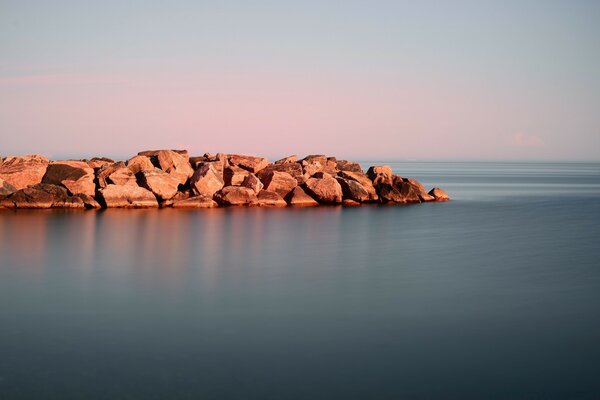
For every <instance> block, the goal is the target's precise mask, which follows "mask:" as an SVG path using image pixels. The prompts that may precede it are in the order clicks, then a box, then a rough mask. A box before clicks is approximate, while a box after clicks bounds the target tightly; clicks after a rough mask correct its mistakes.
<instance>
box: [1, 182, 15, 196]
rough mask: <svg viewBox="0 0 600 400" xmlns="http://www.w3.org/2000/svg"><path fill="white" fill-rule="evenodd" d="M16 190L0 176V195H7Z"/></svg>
mask: <svg viewBox="0 0 600 400" xmlns="http://www.w3.org/2000/svg"><path fill="white" fill-rule="evenodd" d="M16 191H17V188H16V187H14V186H13V185H11V184H10V183H8V182H6V181H5V180H4V179H2V178H0V196H8V195H9V194H11V193H14V192H16Z"/></svg>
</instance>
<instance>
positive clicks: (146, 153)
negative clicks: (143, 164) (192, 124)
mask: <svg viewBox="0 0 600 400" xmlns="http://www.w3.org/2000/svg"><path fill="white" fill-rule="evenodd" d="M161 151H172V152H174V153H177V154H180V155H182V156H184V157H185V158H189V155H188V151H187V150H144V151H140V152H139V153H138V156H146V157H150V158H152V157H156V156H158V153H159V152H161Z"/></svg>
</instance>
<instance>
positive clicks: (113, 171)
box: [96, 161, 137, 188]
mask: <svg viewBox="0 0 600 400" xmlns="http://www.w3.org/2000/svg"><path fill="white" fill-rule="evenodd" d="M96 179H97V181H98V187H100V188H103V187H106V186H107V185H110V184H111V183H112V184H115V185H137V183H136V179H135V175H134V173H133V172H132V171H131V170H130V169H129V168H127V166H126V165H125V163H124V162H123V161H119V162H116V163H113V164H105V165H103V166H102V167H100V169H98V170H97V172H96Z"/></svg>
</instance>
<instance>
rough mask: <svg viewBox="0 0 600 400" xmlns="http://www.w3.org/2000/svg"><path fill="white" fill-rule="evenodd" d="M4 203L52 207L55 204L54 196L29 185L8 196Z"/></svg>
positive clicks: (8, 205) (14, 205)
mask: <svg viewBox="0 0 600 400" xmlns="http://www.w3.org/2000/svg"><path fill="white" fill-rule="evenodd" d="M10 203H12V206H10ZM3 204H4V206H6V207H14V208H50V207H52V204H54V196H52V194H50V193H48V192H47V191H45V190H43V189H40V188H35V187H27V188H24V189H20V190H18V191H16V192H15V193H13V194H11V195H10V196H8V198H7V199H6V200H5V201H4V202H3Z"/></svg>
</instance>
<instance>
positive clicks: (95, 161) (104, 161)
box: [87, 157, 115, 171]
mask: <svg viewBox="0 0 600 400" xmlns="http://www.w3.org/2000/svg"><path fill="white" fill-rule="evenodd" d="M87 163H88V165H89V166H90V168H93V169H94V171H96V170H98V169H100V168H102V167H104V166H105V165H111V164H114V163H115V161H114V160H111V159H110V158H106V157H94V158H92V159H91V160H88V161H87Z"/></svg>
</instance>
